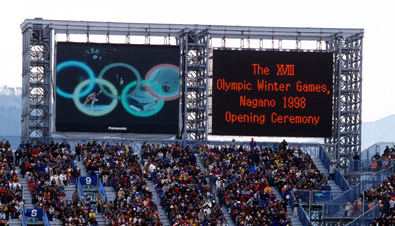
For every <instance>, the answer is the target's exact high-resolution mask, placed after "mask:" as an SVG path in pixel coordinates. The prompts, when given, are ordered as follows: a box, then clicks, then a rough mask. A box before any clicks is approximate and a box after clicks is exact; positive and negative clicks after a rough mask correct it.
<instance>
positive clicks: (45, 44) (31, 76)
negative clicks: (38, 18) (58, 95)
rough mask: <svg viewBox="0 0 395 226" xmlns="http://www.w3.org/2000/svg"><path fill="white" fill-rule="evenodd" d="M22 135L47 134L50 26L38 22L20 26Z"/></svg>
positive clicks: (50, 62) (50, 63)
mask: <svg viewBox="0 0 395 226" xmlns="http://www.w3.org/2000/svg"><path fill="white" fill-rule="evenodd" d="M22 34H23V64H22V66H23V68H22V83H23V84H22V118H21V121H22V123H21V124H22V137H25V138H26V137H29V138H40V139H42V138H48V137H50V136H51V133H50V127H51V124H50V122H51V119H50V118H51V113H50V109H51V103H52V102H51V96H52V94H51V93H52V92H51V84H52V82H51V78H52V55H51V53H52V51H51V50H52V29H50V27H49V26H48V25H44V24H42V23H31V24H29V25H28V26H24V27H23V28H22Z"/></svg>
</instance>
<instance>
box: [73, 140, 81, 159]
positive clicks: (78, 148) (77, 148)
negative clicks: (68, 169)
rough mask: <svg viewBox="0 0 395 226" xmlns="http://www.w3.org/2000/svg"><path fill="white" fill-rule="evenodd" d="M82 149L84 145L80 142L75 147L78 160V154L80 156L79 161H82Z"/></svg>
mask: <svg viewBox="0 0 395 226" xmlns="http://www.w3.org/2000/svg"><path fill="white" fill-rule="evenodd" d="M81 149H82V147H81V145H80V144H78V145H77V146H76V147H75V156H74V158H75V159H76V160H77V156H78V161H81Z"/></svg>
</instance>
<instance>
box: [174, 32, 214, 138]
mask: <svg viewBox="0 0 395 226" xmlns="http://www.w3.org/2000/svg"><path fill="white" fill-rule="evenodd" d="M179 40H180V49H181V68H182V69H181V81H182V82H181V83H182V84H181V87H182V92H181V100H182V102H183V104H182V114H181V116H182V122H183V123H182V129H181V137H180V138H181V139H184V140H207V127H208V126H207V122H208V120H207V117H208V115H207V106H208V105H207V102H208V66H209V64H208V61H209V51H210V48H209V43H210V42H209V40H210V36H209V34H208V32H207V30H203V31H199V32H197V31H195V30H189V29H186V30H185V31H184V32H183V34H182V35H181V36H180V39H179Z"/></svg>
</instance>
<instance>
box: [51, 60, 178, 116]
mask: <svg viewBox="0 0 395 226" xmlns="http://www.w3.org/2000/svg"><path fill="white" fill-rule="evenodd" d="M67 67H76V68H79V69H82V70H83V71H85V72H86V73H87V75H88V77H89V78H88V79H87V80H84V81H82V82H81V83H79V84H78V85H77V86H76V88H75V89H74V92H73V93H66V92H64V91H63V90H61V89H60V88H59V86H57V87H56V91H57V94H59V95H60V96H62V97H64V98H67V99H72V100H73V102H74V104H75V106H76V107H77V108H78V109H79V110H80V111H81V112H82V113H84V114H86V115H89V116H94V117H97V116H103V115H106V114H108V113H110V112H111V111H113V110H114V109H115V107H116V106H117V104H118V102H119V100H121V103H122V106H123V107H124V108H125V110H126V111H127V112H128V113H130V114H131V115H133V116H136V117H150V116H153V115H155V114H157V113H158V112H160V110H161V109H162V108H163V106H164V103H165V101H171V100H175V99H177V98H178V97H179V90H180V87H179V67H177V66H175V65H172V64H159V65H156V66H154V67H152V68H151V69H150V70H149V71H148V72H147V74H146V76H145V80H142V79H141V76H140V73H139V72H138V71H137V70H136V69H135V68H134V67H133V66H131V65H129V64H126V63H112V64H109V65H107V66H105V67H104V68H103V69H102V70H101V71H100V73H99V76H98V78H96V76H95V73H94V72H93V70H92V69H91V68H90V67H89V66H88V65H87V64H85V63H83V62H79V61H75V60H70V61H65V62H62V63H60V64H58V65H57V72H60V71H62V70H63V69H65V68H67ZM114 67H124V68H127V69H129V70H130V71H132V72H133V73H134V75H135V76H136V80H134V81H132V82H130V83H128V84H126V86H125V88H124V89H123V90H122V91H121V92H120V93H121V94H119V91H118V89H117V88H116V87H115V86H114V85H113V84H112V83H111V82H110V81H108V80H106V79H104V78H103V76H104V74H105V73H106V72H107V71H108V70H110V69H111V68H114ZM62 79H63V78H62ZM96 84H97V85H98V86H99V87H100V93H101V92H103V93H104V94H105V95H106V96H108V97H110V98H111V99H112V100H111V102H110V104H104V105H103V104H94V103H95V102H96V103H97V101H98V99H96V96H94V97H92V98H93V99H89V101H90V104H87V105H86V104H85V103H88V102H89V101H88V99H86V101H85V103H81V98H82V97H87V98H88V95H89V94H90V93H91V92H92V91H93V89H94V88H95V86H96ZM130 91H131V92H130ZM100 93H99V94H100ZM100 99H101V98H100Z"/></svg>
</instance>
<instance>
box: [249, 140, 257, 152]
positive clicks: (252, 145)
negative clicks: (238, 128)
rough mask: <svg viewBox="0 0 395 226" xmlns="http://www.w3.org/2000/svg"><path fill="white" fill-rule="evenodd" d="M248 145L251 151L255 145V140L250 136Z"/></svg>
mask: <svg viewBox="0 0 395 226" xmlns="http://www.w3.org/2000/svg"><path fill="white" fill-rule="evenodd" d="M250 147H251V151H252V150H254V149H255V147H256V142H255V140H254V138H251V141H250Z"/></svg>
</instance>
